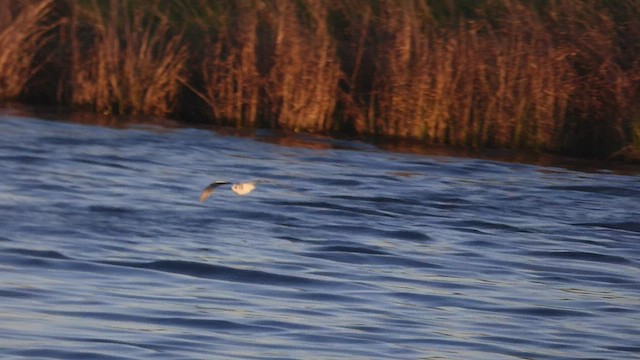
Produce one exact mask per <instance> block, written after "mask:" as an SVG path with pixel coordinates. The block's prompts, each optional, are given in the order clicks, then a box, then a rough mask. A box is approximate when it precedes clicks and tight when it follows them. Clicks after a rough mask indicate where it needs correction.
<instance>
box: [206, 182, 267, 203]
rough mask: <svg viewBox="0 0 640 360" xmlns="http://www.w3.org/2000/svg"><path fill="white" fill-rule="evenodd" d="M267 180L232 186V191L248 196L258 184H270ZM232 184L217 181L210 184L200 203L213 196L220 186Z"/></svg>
mask: <svg viewBox="0 0 640 360" xmlns="http://www.w3.org/2000/svg"><path fill="white" fill-rule="evenodd" d="M268 182H269V181H267V180H254V181H248V182H241V183H235V184H233V185H231V191H233V192H234V193H236V195H247V194H249V193H250V192H252V191H253V190H254V189H255V188H256V184H259V183H268ZM228 184H231V182H229V181H215V182H212V183H211V184H209V185H208V186H207V187H206V188H204V190H202V194H200V202H204V201H205V200H207V199H208V198H209V196H211V194H213V192H214V191H215V189H216V188H217V187H218V186H222V185H228Z"/></svg>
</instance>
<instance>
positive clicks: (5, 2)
mask: <svg viewBox="0 0 640 360" xmlns="http://www.w3.org/2000/svg"><path fill="white" fill-rule="evenodd" d="M53 9H54V0H42V1H30V2H22V3H16V2H14V1H10V0H0V100H2V99H15V98H17V97H18V96H19V95H21V94H22V92H23V91H24V90H25V86H26V84H27V82H28V81H29V80H30V79H31V78H32V77H33V76H34V75H35V74H36V73H37V72H38V71H39V70H40V69H41V68H42V66H43V65H44V64H45V63H46V61H47V59H39V60H40V61H37V56H38V55H39V52H40V51H41V50H42V48H43V47H45V46H46V45H47V44H49V43H50V42H51V41H52V39H53V34H52V30H53V29H54V28H55V27H56V26H58V23H57V22H55V21H52V19H51V17H52V12H53Z"/></svg>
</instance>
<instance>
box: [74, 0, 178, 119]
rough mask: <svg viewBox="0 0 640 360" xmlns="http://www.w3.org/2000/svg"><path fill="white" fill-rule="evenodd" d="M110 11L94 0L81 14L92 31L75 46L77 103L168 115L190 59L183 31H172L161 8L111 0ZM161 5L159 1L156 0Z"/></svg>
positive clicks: (116, 110) (100, 108)
mask: <svg viewBox="0 0 640 360" xmlns="http://www.w3.org/2000/svg"><path fill="white" fill-rule="evenodd" d="M108 5H109V8H108V11H107V13H106V14H104V15H103V14H102V12H101V10H100V8H99V6H98V3H97V2H95V1H94V2H93V9H92V11H91V12H85V13H83V14H82V15H83V16H84V17H85V18H86V19H87V20H88V21H87V24H86V25H89V26H91V32H92V36H89V38H82V35H81V34H73V36H78V37H80V39H78V40H77V42H76V44H79V45H77V46H78V47H77V48H74V49H73V52H74V59H76V61H77V62H74V64H73V66H74V70H73V79H72V86H73V96H72V100H71V102H72V104H73V105H81V106H82V105H84V106H87V105H88V106H92V107H94V108H95V110H96V111H99V112H103V113H128V114H143V115H158V116H165V115H168V114H169V113H171V112H172V110H173V109H174V107H175V105H176V97H177V94H178V91H179V89H180V82H179V79H180V77H181V75H182V72H183V71H184V68H185V64H186V61H187V58H188V52H187V48H186V46H185V45H184V43H183V39H182V35H180V34H174V33H173V32H172V31H171V28H170V26H169V24H168V23H167V21H166V19H164V18H162V17H160V16H159V15H158V13H157V11H158V10H157V9H156V8H155V6H154V7H152V9H151V10H148V9H147V10H146V11H145V10H143V9H134V10H133V13H132V14H129V12H128V2H127V1H126V0H111V1H110V2H109V3H108ZM156 5H157V4H156Z"/></svg>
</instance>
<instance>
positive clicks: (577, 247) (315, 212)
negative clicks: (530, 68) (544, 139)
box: [0, 112, 640, 360]
mask: <svg viewBox="0 0 640 360" xmlns="http://www.w3.org/2000/svg"><path fill="white" fill-rule="evenodd" d="M259 133H260V134H262V135H258V139H257V140H256V139H251V138H247V137H244V138H236V137H230V136H225V135H224V134H218V133H212V132H210V131H207V130H202V129H178V128H175V129H170V130H169V129H161V128H154V127H142V128H141V127H135V128H126V127H122V128H118V129H110V128H102V127H95V126H88V125H78V124H73V123H66V122H60V121H44V120H39V119H33V118H17V117H15V116H12V115H2V113H1V112H0V167H2V169H3V177H2V181H0V227H1V228H2V234H0V299H2V301H0V356H1V357H3V358H5V357H6V358H42V359H76V358H77V359H87V358H90V359H141V358H159V359H185V358H188V359H211V358H225V359H226V358H241V359H300V358H309V359H335V358H349V359H373V358H381V359H418V358H421V359H427V358H433V359H437V358H442V359H513V358H535V359H554V360H555V359H588V358H602V359H635V358H637V354H638V352H640V343H639V342H638V339H639V338H640V330H639V328H638V326H637V324H638V323H640V300H639V299H640V242H639V241H638V233H640V223H639V222H638V219H637V218H638V214H640V203H639V202H638V198H639V197H640V181H639V180H638V176H634V175H616V174H612V173H608V172H593V173H584V172H577V171H572V170H566V169H561V168H558V167H554V168H551V167H540V166H534V165H525V164H512V163H502V162H497V161H491V160H482V159H465V158H451V157H446V156H423V155H412V154H400V153H387V152H382V151H380V150H377V149H376V148H374V147H372V146H363V145H362V144H359V143H353V144H352V143H350V142H349V141H336V142H335V144H336V145H335V146H333V145H332V144H334V143H333V142H332V141H329V140H326V139H324V138H322V139H320V140H314V138H313V137H306V138H305V139H304V141H303V143H305V144H308V143H314V142H318V141H319V142H321V144H320V145H321V146H316V147H315V148H296V147H291V146H279V145H277V144H274V143H270V142H269V140H268V139H269V138H271V137H270V136H269V135H268V134H267V135H265V133H264V132H259ZM280 140H282V139H280ZM255 178H264V179H271V180H272V183H271V184H265V185H264V186H261V187H259V188H258V189H256V191H255V192H253V193H252V194H251V195H250V196H245V197H238V196H235V195H234V194H233V193H232V192H230V191H220V192H217V193H216V194H215V196H214V197H212V198H211V199H210V201H207V202H206V203H204V204H201V203H199V202H198V195H199V192H200V190H201V189H202V188H203V187H204V186H206V185H207V184H209V183H210V182H211V181H213V180H216V179H229V180H234V181H235V180H244V179H247V180H249V179H255Z"/></svg>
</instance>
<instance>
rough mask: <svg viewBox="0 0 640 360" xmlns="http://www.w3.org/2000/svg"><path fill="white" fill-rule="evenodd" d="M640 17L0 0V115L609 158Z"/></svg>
mask: <svg viewBox="0 0 640 360" xmlns="http://www.w3.org/2000/svg"><path fill="white" fill-rule="evenodd" d="M638 39H640V0H621V1H605V0H601V1H596V0H546V1H534V0H519V1H518V0H479V1H466V0H457V1H435V0H408V1H398V0H369V1H365V0H327V1H320V0H244V1H235V0H178V1H171V2H164V1H159V0H150V1H134V0H101V1H97V0H95V1H91V0H89V1H71V0H18V1H9V0H0V99H4V100H15V99H18V100H21V101H26V102H36V103H48V104H58V105H62V106H65V107H70V108H75V109H84V110H86V109H90V110H93V111H96V112H100V113H105V114H141V115H155V116H167V117H173V118H180V119H182V120H185V121H198V122H208V123H214V124H220V125H231V126H241V127H271V128H282V129H288V130H295V131H308V132H317V133H328V134H350V135H361V136H382V137H396V138H410V139H416V140H419V141H421V142H423V143H424V144H426V145H429V144H439V145H440V144H444V145H452V146H464V147H506V148H523V149H536V150H543V151H550V152H556V153H564V154H573V155H584V156H606V155H607V154H611V153H614V152H616V151H618V150H619V149H622V148H625V149H628V151H629V152H631V153H633V152H634V151H638V149H640V42H639V41H638Z"/></svg>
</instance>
